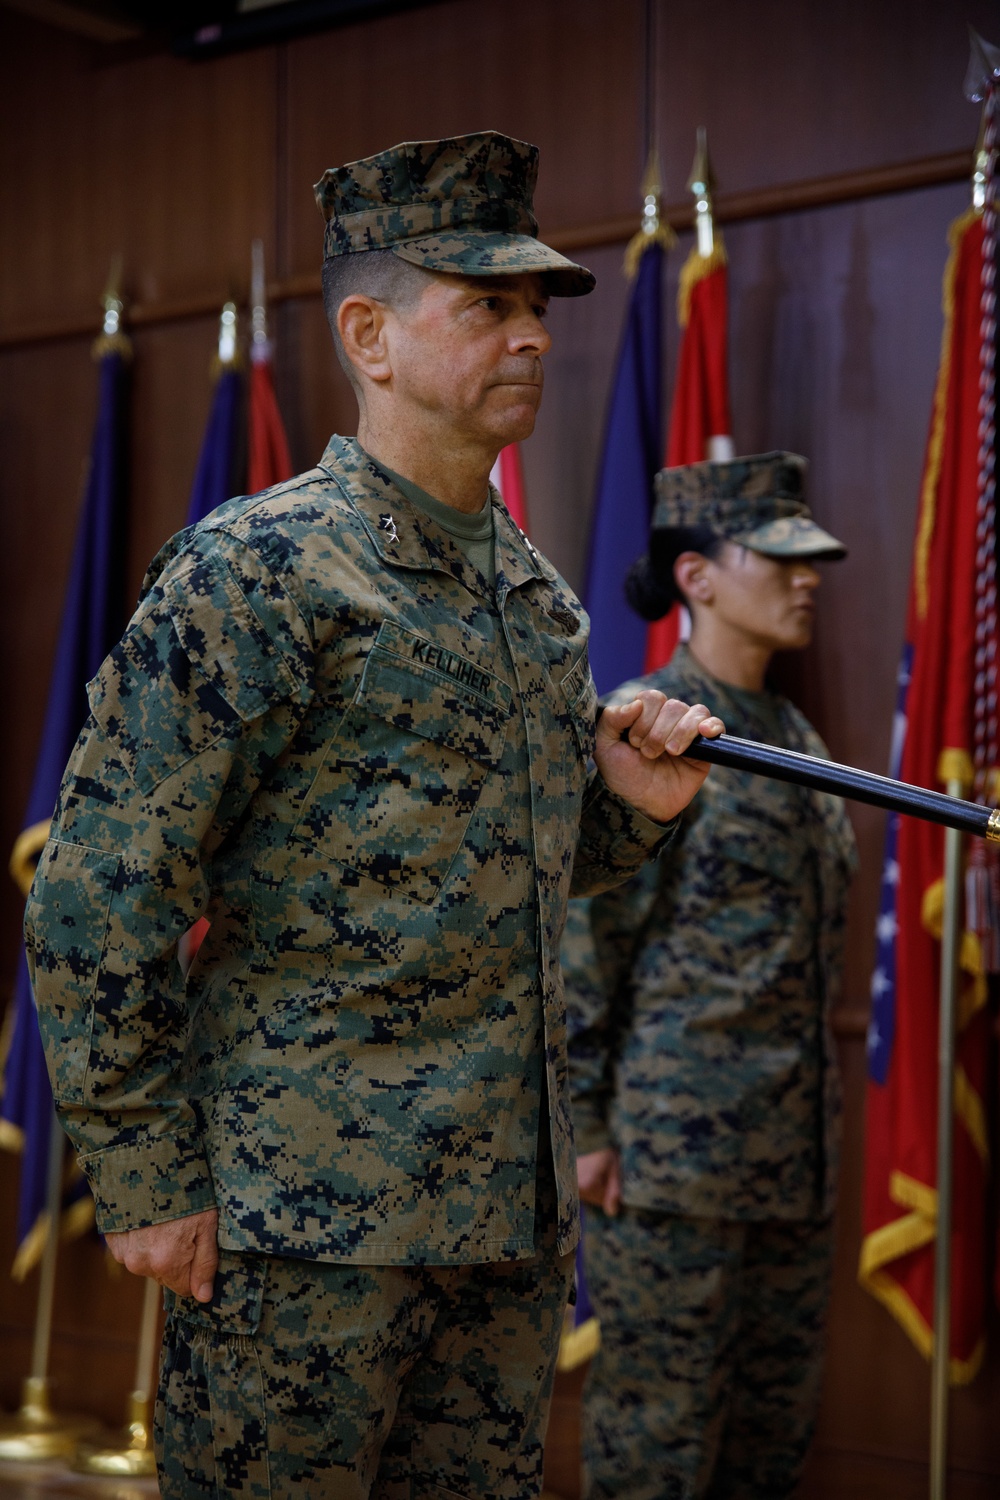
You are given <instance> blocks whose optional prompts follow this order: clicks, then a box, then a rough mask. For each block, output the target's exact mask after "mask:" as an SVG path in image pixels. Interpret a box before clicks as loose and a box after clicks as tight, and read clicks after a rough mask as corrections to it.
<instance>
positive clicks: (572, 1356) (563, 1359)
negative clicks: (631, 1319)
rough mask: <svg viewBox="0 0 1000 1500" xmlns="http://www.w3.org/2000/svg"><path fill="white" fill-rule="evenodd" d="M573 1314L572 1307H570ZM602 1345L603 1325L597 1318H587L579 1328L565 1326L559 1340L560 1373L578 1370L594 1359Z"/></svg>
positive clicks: (557, 1367)
mask: <svg viewBox="0 0 1000 1500" xmlns="http://www.w3.org/2000/svg"><path fill="white" fill-rule="evenodd" d="M570 1313H571V1314H572V1309H570ZM600 1347H601V1325H600V1324H599V1323H598V1321H597V1319H596V1318H593V1317H591V1318H587V1320H586V1321H585V1322H583V1323H581V1324H580V1325H579V1327H578V1328H569V1327H567V1328H564V1329H563V1331H562V1337H561V1338H560V1340H559V1357H558V1358H557V1360H556V1369H557V1370H558V1371H559V1372H560V1374H565V1373H566V1371H567V1370H577V1369H579V1367H580V1366H581V1365H585V1364H586V1363H587V1360H588V1359H593V1357H594V1355H595V1354H596V1353H597V1351H598V1349H599V1348H600Z"/></svg>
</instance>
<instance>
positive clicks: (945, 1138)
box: [930, 780, 964, 1500]
mask: <svg viewBox="0 0 1000 1500" xmlns="http://www.w3.org/2000/svg"><path fill="white" fill-rule="evenodd" d="M963 790H964V788H963V785H962V782H961V781H959V780H951V781H949V782H948V794H949V796H952V797H959V796H961V793H962V791H963ZM962 845H963V839H962V834H961V833H960V832H959V831H958V829H955V828H949V829H948V830H947V832H946V833H945V841H944V923H943V928H942V932H941V1001H940V1016H939V1022H938V1129H937V1161H938V1168H937V1215H936V1221H935V1242H934V1349H933V1355H932V1361H931V1441H930V1496H931V1500H945V1496H946V1495H947V1492H948V1489H947V1487H948V1387H949V1379H948V1377H949V1369H950V1355H951V1219H952V1215H951V1203H952V1179H953V1172H952V1158H953V1149H952V1148H953V1142H954V1134H955V1129H954V1107H955V1105H954V1099H955V1011H956V997H957V993H958V957H959V942H960V938H961V931H962V875H963V864H964V861H963V847H962Z"/></svg>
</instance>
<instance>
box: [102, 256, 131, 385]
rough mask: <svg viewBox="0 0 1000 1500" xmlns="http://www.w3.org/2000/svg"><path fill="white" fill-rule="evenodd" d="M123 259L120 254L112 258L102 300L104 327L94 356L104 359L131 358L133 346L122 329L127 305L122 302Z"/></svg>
mask: <svg viewBox="0 0 1000 1500" xmlns="http://www.w3.org/2000/svg"><path fill="white" fill-rule="evenodd" d="M121 287H122V257H121V255H120V254H118V255H114V256H112V258H111V267H110V269H109V271H108V280H107V284H106V285H105V288H104V295H103V296H102V298H101V306H102V307H103V308H104V325H103V327H102V329H101V332H100V334H99V336H98V337H97V338H96V339H95V340H94V346H93V350H92V353H93V356H94V358H95V359H102V358H103V357H104V355H105V354H122V355H124V356H125V358H126V359H128V358H130V357H131V354H132V344H131V341H130V340H129V339H128V338H127V336H126V334H125V332H124V330H123V329H122V313H123V312H124V311H125V304H124V302H123V301H122V295H121Z"/></svg>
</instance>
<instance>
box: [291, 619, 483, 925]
mask: <svg viewBox="0 0 1000 1500" xmlns="http://www.w3.org/2000/svg"><path fill="white" fill-rule="evenodd" d="M509 716H510V689H509V688H508V687H507V685H506V684H505V683H503V682H501V681H499V680H498V679H497V678H495V677H493V676H492V675H491V674H489V673H487V672H483V671H482V670H481V669H480V668H478V667H477V666H476V665H475V664H474V663H473V662H471V661H470V660H469V659H468V658H467V657H465V656H463V655H460V654H458V653H456V652H453V651H451V650H449V649H447V648H445V647H443V646H439V645H437V644H436V643H434V642H430V641H426V640H423V639H422V638H420V637H418V636H415V635H412V634H411V633H409V632H404V631H401V630H400V629H399V627H396V626H393V627H386V626H384V627H383V629H382V631H380V633H379V638H378V640H377V642H376V644H375V646H374V647H373V648H372V650H371V652H370V654H369V657H368V660H367V662H366V663H365V669H364V673H363V674H362V678H361V682H360V684H359V685H358V690H357V692H356V693H355V695H354V699H353V701H352V703H351V705H350V707H349V708H348V710H347V712H346V714H345V715H344V718H343V719H342V720H341V723H340V726H339V728H338V730H337V733H336V735H335V736H334V739H333V741H332V743H331V746H330V749H329V751H328V753H327V756H326V759H325V761H324V763H323V766H322V768H321V769H320V772H319V774H318V775H317V777H316V779H315V780H314V782H313V785H312V787H311V789H310V792H309V795H308V797H307V799H306V803H305V806H304V808H303V811H302V815H301V818H300V821H299V825H298V828H297V833H298V836H299V837H300V838H303V839H305V840H307V841H308V842H309V843H310V844H312V845H313V847H314V848H315V849H317V850H318V851H319V853H320V854H322V855H325V856H326V857H327V858H329V859H332V860H335V861H337V862H338V863H339V864H342V865H345V866H347V867H348V868H349V869H351V870H356V871H358V872H359V873H360V874H362V875H366V876H368V877H369V878H370V879H372V880H378V881H380V882H381V883H382V884H383V885H387V886H392V887H394V888H396V889H398V890H400V891H403V892H404V893H405V894H406V895H407V896H410V897H412V898H413V899H414V900H417V901H422V902H425V903H427V904H432V903H433V902H435V901H436V900H437V898H438V896H439V894H440V892H441V889H442V887H443V886H444V884H445V882H446V881H447V879H448V876H449V874H450V872H451V868H452V865H453V864H454V862H455V858H456V855H457V854H458V851H459V849H460V848H461V847H462V844H463V842H464V840H465V837H466V833H467V831H468V827H469V823H470V820H471V818H472V815H473V813H474V811H475V809H476V805H477V803H478V801H479V797H480V793H481V791H482V788H483V783H484V782H485V780H486V778H487V776H488V775H489V774H490V773H491V772H492V771H493V770H494V769H495V767H496V765H497V762H498V761H499V759H500V756H501V754H502V752H503V746H504V739H505V736H506V730H507V720H508V718H509Z"/></svg>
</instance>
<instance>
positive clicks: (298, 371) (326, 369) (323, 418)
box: [275, 297, 358, 469]
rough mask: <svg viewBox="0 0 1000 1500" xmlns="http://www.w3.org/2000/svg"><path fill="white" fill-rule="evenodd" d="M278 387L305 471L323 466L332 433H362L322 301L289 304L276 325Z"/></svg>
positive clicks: (299, 462) (292, 440)
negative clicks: (324, 453) (338, 360)
mask: <svg viewBox="0 0 1000 1500" xmlns="http://www.w3.org/2000/svg"><path fill="white" fill-rule="evenodd" d="M275 351H276V352H275V358H276V362H277V369H276V377H275V378H276V386H277V390H278V397H279V400H280V401H281V407H282V411H283V412H284V413H285V416H286V421H287V425H288V442H289V446H290V448H291V451H292V458H293V461H294V462H295V464H296V465H301V467H302V468H303V469H308V468H312V466H313V464H316V463H318V462H319V460H320V458H321V456H322V453H323V449H324V448H325V447H326V444H327V441H328V440H329V438H330V435H331V433H334V432H339V433H342V434H345V435H350V434H352V433H354V432H356V431H357V423H358V406H357V402H356V400H355V399H354V392H353V391H352V390H351V386H350V384H349V382H348V379H347V377H346V375H345V374H344V372H343V371H342V370H341V368H340V365H339V364H338V363H337V356H336V354H335V353H334V348H333V339H332V337H331V334H330V329H329V327H328V325H327V321H326V315H325V313H324V311H323V303H322V301H321V299H320V298H319V297H306V298H301V299H295V300H293V301H290V302H286V303H285V304H284V305H283V306H282V308H281V310H280V316H279V318H278V319H277V321H276V332H275Z"/></svg>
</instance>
